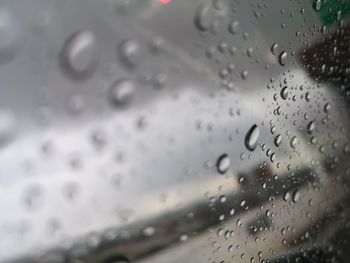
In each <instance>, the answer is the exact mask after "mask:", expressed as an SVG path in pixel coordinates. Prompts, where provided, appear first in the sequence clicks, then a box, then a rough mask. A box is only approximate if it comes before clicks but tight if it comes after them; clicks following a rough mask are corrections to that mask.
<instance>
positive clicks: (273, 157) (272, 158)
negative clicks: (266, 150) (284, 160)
mask: <svg viewBox="0 0 350 263" xmlns="http://www.w3.org/2000/svg"><path fill="white" fill-rule="evenodd" d="M275 159H276V154H275V153H272V154H271V156H270V161H271V162H274V161H275Z"/></svg>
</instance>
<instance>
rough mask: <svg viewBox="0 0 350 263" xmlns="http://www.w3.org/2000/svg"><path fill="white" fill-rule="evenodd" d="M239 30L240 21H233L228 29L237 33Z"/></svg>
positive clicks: (232, 32)
mask: <svg viewBox="0 0 350 263" xmlns="http://www.w3.org/2000/svg"><path fill="white" fill-rule="evenodd" d="M238 30H239V22H238V21H232V22H231V23H230V24H229V26H228V31H229V32H230V33H231V34H233V35H235V34H237V33H238Z"/></svg>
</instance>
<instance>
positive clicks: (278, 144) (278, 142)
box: [274, 134, 282, 147]
mask: <svg viewBox="0 0 350 263" xmlns="http://www.w3.org/2000/svg"><path fill="white" fill-rule="evenodd" d="M274 142H275V145H276V146H277V147H279V146H280V145H281V143H282V135H281V134H278V135H277V136H276V137H275V140H274Z"/></svg>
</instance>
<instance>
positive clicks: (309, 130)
mask: <svg viewBox="0 0 350 263" xmlns="http://www.w3.org/2000/svg"><path fill="white" fill-rule="evenodd" d="M315 127H316V125H315V122H314V121H311V122H310V123H309V124H308V125H307V131H308V132H309V133H312V132H313V131H314V130H315Z"/></svg>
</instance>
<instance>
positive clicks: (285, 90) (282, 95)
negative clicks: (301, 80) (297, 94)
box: [281, 86, 288, 100]
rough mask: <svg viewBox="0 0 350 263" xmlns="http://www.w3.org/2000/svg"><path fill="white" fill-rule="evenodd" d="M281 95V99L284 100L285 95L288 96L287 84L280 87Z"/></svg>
mask: <svg viewBox="0 0 350 263" xmlns="http://www.w3.org/2000/svg"><path fill="white" fill-rule="evenodd" d="M281 97H282V99H284V100H286V99H287V97H288V87H287V86H284V87H283V88H282V89H281Z"/></svg>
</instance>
